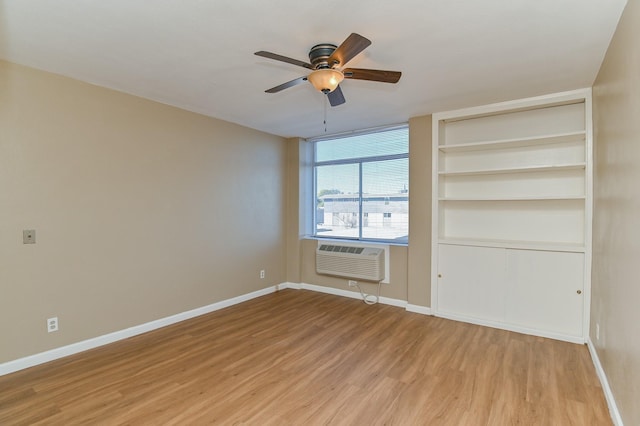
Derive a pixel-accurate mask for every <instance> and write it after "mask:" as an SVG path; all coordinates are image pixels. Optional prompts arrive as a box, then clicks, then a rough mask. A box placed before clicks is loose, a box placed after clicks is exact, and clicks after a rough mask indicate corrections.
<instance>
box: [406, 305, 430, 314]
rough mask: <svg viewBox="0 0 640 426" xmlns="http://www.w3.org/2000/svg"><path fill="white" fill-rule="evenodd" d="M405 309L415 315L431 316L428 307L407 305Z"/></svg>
mask: <svg viewBox="0 0 640 426" xmlns="http://www.w3.org/2000/svg"><path fill="white" fill-rule="evenodd" d="M406 309H407V311H408V312H413V313H416V314H422V315H432V313H431V308H429V307H428V306H420V305H411V304H409V303H407V306H406Z"/></svg>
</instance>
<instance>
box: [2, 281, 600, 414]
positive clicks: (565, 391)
mask: <svg viewBox="0 0 640 426" xmlns="http://www.w3.org/2000/svg"><path fill="white" fill-rule="evenodd" d="M0 424H1V425H21V424H25V425H26V424H29V425H33V424H46V425H77V424H83V425H84V424H100V425H112V424H129V425H139V424H149V425H165V424H167V425H185V424H189V425H192V424H195V425H199V424H225V425H227V424H246V425H288V424H292V425H323V424H340V425H374V424H388V425H391V424H393V425H465V426H466V425H610V424H611V421H610V420H609V414H608V411H607V406H606V402H605V400H604V397H603V393H602V389H601V388H600V385H599V382H598V379H597V377H596V374H595V370H594V368H593V364H592V362H591V359H590V356H589V353H588V351H587V349H586V347H585V346H582V345H575V344H571V343H564V342H558V341H553V340H549V339H543V338H537V337H532V336H525V335H521V334H517V333H511V332H507V331H501V330H495V329H491V328H485V327H479V326H475V325H470V324H464V323H458V322H454V321H449V320H445V319H441V318H434V317H428V316H424V315H419V314H413V313H408V312H406V311H404V309H401V308H396V307H391V306H384V305H374V306H367V305H365V304H364V303H362V302H361V301H358V300H354V299H346V298H341V297H338V296H331V295H326V294H320V293H313V292H308V291H303V290H284V291H281V292H278V293H275V294H272V295H268V296H264V297H261V298H259V299H254V300H252V301H249V302H246V303H243V304H241V305H236V306H233V307H231V308H227V309H224V310H221V311H217V312H214V313H212V314H209V315H205V316H202V317H199V318H196V319H193V320H189V321H185V322H182V323H180V324H176V325H173V326H170V327H167V328H164V329H161V330H157V331H154V332H151V333H147V334H144V335H141V336H137V337H134V338H131V339H128V340H126V341H122V342H118V343H114V344H112V345H109V346H105V347H102V348H98V349H95V350H92V351H89V352H85V353H82V354H78V355H74V356H71V357H68V358H65V359H62V360H58V361H54V362H51V363H48V364H45V365H41V366H37V367H34V368H31V369H28V370H24V371H20V372H17V373H14V374H11V375H7V376H4V377H0Z"/></svg>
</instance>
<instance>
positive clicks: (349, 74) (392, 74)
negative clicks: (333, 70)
mask: <svg viewBox="0 0 640 426" xmlns="http://www.w3.org/2000/svg"><path fill="white" fill-rule="evenodd" d="M342 73H343V74H344V78H353V79H354V80H369V81H380V82H382V83H397V82H398V80H400V77H401V76H402V73H401V72H400V71H383V70H369V69H362V68H347V69H345V70H342Z"/></svg>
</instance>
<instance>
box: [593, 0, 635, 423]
mask: <svg viewBox="0 0 640 426" xmlns="http://www.w3.org/2000/svg"><path fill="white" fill-rule="evenodd" d="M593 95H594V96H593V98H594V128H595V155H594V159H595V177H594V180H595V192H594V201H595V208H594V228H593V278H592V280H593V283H592V286H593V287H592V308H591V340H592V341H593V342H594V344H595V346H596V349H597V351H598V356H599V358H600V360H601V362H602V365H603V367H604V370H605V372H606V374H607V377H608V380H609V384H610V386H611V388H612V391H613V394H614V396H615V399H616V402H617V404H618V408H619V409H620V412H621V414H622V419H623V421H624V424H626V425H640V404H639V402H640V278H639V276H640V274H639V272H638V260H639V259H640V1H637V0H632V1H629V2H628V4H627V7H626V10H625V12H624V14H623V15H622V18H621V20H620V23H619V26H618V29H617V31H616V33H615V35H614V37H613V40H612V42H611V45H610V46H609V50H608V51H607V54H606V57H605V59H604V62H603V64H602V67H601V69H600V72H599V74H598V77H597V79H596V82H595V84H594V87H593ZM597 324H599V325H600V339H599V340H598V339H597V338H596V325H597Z"/></svg>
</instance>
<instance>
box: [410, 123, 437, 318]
mask: <svg viewBox="0 0 640 426" xmlns="http://www.w3.org/2000/svg"><path fill="white" fill-rule="evenodd" d="M431 136H432V134H431V115H425V116H423V117H415V118H412V119H411V120H409V188H410V189H411V191H410V192H411V198H410V199H409V211H410V212H411V214H410V215H409V230H410V232H409V257H408V262H407V266H408V282H407V284H408V294H407V296H408V302H409V303H410V304H412V305H419V306H431V158H432V150H431Z"/></svg>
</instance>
